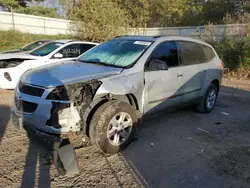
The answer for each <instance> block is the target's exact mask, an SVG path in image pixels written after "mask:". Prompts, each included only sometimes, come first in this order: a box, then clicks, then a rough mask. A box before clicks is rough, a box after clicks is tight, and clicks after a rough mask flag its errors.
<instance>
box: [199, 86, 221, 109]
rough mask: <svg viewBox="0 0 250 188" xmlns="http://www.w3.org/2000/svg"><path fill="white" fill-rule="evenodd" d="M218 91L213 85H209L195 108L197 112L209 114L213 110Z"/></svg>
mask: <svg viewBox="0 0 250 188" xmlns="http://www.w3.org/2000/svg"><path fill="white" fill-rule="evenodd" d="M218 90H219V88H218V87H217V86H216V85H215V84H213V83H211V84H210V86H209V87H208V89H207V91H206V93H205V95H204V96H203V99H202V101H201V103H200V104H199V105H198V106H197V110H198V111H199V112H201V113H210V112H211V111H212V110H213V109H214V107H215V104H216V101H217V97H218Z"/></svg>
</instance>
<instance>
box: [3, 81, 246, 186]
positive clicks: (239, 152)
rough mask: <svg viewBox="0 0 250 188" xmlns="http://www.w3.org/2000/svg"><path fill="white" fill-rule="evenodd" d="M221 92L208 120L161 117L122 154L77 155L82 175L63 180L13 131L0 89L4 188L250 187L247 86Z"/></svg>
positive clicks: (182, 113)
mask: <svg viewBox="0 0 250 188" xmlns="http://www.w3.org/2000/svg"><path fill="white" fill-rule="evenodd" d="M223 85H224V86H223V88H222V89H221V92H220V97H219V99H218V103H217V107H216V108H215V110H214V111H213V112H212V113H211V114H207V115H204V114H199V113H197V112H195V111H193V110H191V109H184V110H179V111H176V112H173V113H169V114H164V113H159V114H157V115H155V117H151V118H149V119H147V121H144V123H143V124H142V126H141V127H140V129H139V131H138V135H137V139H135V141H134V142H133V143H132V144H131V145H130V146H129V147H128V148H127V149H126V150H125V151H124V152H122V153H120V154H117V155H114V156H107V155H103V154H102V153H100V152H99V151H97V150H96V149H94V148H93V147H91V146H88V147H83V148H80V149H77V150H76V153H77V157H78V161H79V166H80V168H81V172H80V174H79V175H75V176H72V177H67V176H63V177H61V176H59V175H58V174H57V171H56V170H55V168H54V166H53V165H52V164H51V160H50V157H49V153H48V152H47V151H46V150H45V149H43V148H42V147H41V146H40V144H39V143H37V142H34V141H32V142H29V140H28V139H27V137H26V135H25V134H24V133H20V132H18V131H17V130H15V128H14V127H12V125H11V121H10V112H11V101H12V95H13V91H4V90H0V136H1V137H0V139H1V140H0V187H6V188H7V187H8V188H11V187H98V188H99V187H100V188H101V187H170V188H172V187H174V188H175V187H176V188H201V187H202V188H217V187H228V188H241V187H245V188H247V187H250V81H241V80H228V79H227V80H224V81H223Z"/></svg>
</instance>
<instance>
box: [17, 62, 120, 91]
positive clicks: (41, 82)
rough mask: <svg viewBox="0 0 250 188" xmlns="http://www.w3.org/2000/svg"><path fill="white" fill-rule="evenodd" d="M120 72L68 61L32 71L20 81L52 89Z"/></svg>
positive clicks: (106, 67) (112, 68) (117, 69)
mask: <svg viewBox="0 0 250 188" xmlns="http://www.w3.org/2000/svg"><path fill="white" fill-rule="evenodd" d="M122 70H123V69H122V68H115V67H108V66H102V65H96V64H89V63H83V62H78V61H68V62H60V63H55V64H51V65H47V66H43V67H40V68H36V69H32V70H30V71H28V72H26V73H24V74H23V76H22V77H21V81H22V82H23V83H27V84H31V85H36V86H42V87H46V88H52V87H56V86H60V85H67V84H73V83H79V82H84V81H88V80H93V79H100V78H103V77H106V76H110V75H114V74H118V73H120V72H121V71H122Z"/></svg>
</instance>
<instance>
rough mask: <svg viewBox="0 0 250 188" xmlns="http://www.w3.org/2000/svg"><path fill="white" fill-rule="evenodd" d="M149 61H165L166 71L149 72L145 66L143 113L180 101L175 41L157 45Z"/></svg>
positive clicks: (181, 73) (179, 78) (180, 72)
mask: <svg viewBox="0 0 250 188" xmlns="http://www.w3.org/2000/svg"><path fill="white" fill-rule="evenodd" d="M150 60H161V61H165V62H166V63H167V65H168V70H151V69H150V68H149V67H148V63H149V62H147V63H146V66H145V92H144V113H146V112H153V111H156V110H161V109H163V108H167V107H171V106H175V105H177V104H178V103H180V102H181V101H180V100H179V96H180V95H181V94H182V92H183V90H182V83H183V82H182V76H183V71H182V67H180V66H179V58H178V51H177V45H176V42H175V41H166V42H163V43H161V44H159V45H158V46H157V47H156V49H155V50H154V51H153V52H152V54H151V55H150V58H149V61H150Z"/></svg>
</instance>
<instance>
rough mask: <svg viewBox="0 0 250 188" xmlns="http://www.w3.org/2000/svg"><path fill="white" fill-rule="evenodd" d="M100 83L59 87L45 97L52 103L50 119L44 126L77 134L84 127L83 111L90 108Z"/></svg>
mask: <svg viewBox="0 0 250 188" xmlns="http://www.w3.org/2000/svg"><path fill="white" fill-rule="evenodd" d="M100 85H101V82H100V81H97V80H92V81H88V82H85V83H77V84H71V85H66V86H64V85H63V86H59V87H57V88H55V89H54V90H52V91H51V92H50V93H49V95H48V96H47V97H46V99H47V100H51V101H52V108H51V111H50V112H51V117H50V119H49V120H48V121H47V122H46V125H48V126H52V127H54V128H56V129H63V128H64V129H68V131H69V132H79V131H81V130H82V129H83V128H84V127H85V126H86V125H85V121H83V120H82V117H83V114H84V112H85V110H86V109H87V108H88V107H89V106H90V104H91V102H92V101H93V98H94V96H95V93H96V91H97V90H98V88H99V87H100Z"/></svg>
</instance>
